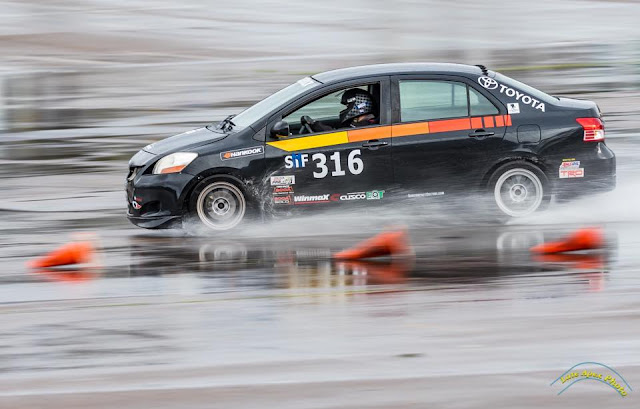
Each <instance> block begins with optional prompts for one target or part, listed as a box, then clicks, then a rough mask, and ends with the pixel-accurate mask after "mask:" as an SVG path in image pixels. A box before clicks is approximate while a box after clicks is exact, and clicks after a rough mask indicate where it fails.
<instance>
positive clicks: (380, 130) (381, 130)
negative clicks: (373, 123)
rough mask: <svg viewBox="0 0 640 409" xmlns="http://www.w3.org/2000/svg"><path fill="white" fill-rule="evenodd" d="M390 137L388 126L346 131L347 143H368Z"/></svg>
mask: <svg viewBox="0 0 640 409" xmlns="http://www.w3.org/2000/svg"><path fill="white" fill-rule="evenodd" d="M390 137H391V127H390V126H378V127H376V128H367V129H357V130H353V131H352V130H348V131H347V138H348V139H349V142H359V141H368V140H370V139H382V138H390Z"/></svg>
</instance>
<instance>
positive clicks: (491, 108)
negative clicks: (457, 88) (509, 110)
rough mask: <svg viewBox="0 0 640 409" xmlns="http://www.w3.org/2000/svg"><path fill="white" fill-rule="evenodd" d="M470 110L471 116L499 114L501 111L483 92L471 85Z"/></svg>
mask: <svg viewBox="0 0 640 409" xmlns="http://www.w3.org/2000/svg"><path fill="white" fill-rule="evenodd" d="M469 112H470V113H471V116H483V115H498V114H499V113H500V111H498V108H496V106H495V105H493V104H492V103H491V101H489V100H488V99H487V97H485V96H484V95H482V94H481V93H479V92H478V91H476V90H475V89H473V88H471V87H469Z"/></svg>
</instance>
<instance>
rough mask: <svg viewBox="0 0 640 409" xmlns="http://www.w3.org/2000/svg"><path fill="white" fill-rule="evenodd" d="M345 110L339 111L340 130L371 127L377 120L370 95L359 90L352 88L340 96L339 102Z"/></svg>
mask: <svg viewBox="0 0 640 409" xmlns="http://www.w3.org/2000/svg"><path fill="white" fill-rule="evenodd" d="M340 103H341V104H342V105H346V108H345V109H343V110H342V111H340V127H341V128H357V127H360V126H367V125H373V124H375V123H377V121H378V119H377V118H376V115H375V108H374V102H373V98H372V97H371V94H369V93H368V92H367V91H365V90H363V89H360V88H352V89H349V90H347V91H345V92H344V94H342V99H341V100H340Z"/></svg>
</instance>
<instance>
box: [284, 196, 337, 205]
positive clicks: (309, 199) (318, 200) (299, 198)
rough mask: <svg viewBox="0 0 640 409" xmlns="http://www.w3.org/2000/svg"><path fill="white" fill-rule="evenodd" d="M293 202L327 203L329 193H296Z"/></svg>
mask: <svg viewBox="0 0 640 409" xmlns="http://www.w3.org/2000/svg"><path fill="white" fill-rule="evenodd" d="M293 202H294V203H295V204H308V203H329V202H330V200H329V194H326V195H298V196H294V197H293Z"/></svg>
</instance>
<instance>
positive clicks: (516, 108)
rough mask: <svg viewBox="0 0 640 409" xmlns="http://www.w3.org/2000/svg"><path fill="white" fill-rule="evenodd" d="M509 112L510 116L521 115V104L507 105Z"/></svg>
mask: <svg viewBox="0 0 640 409" xmlns="http://www.w3.org/2000/svg"><path fill="white" fill-rule="evenodd" d="M507 112H509V113H510V114H519V113H520V104H518V103H517V102H510V103H508V104H507Z"/></svg>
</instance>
